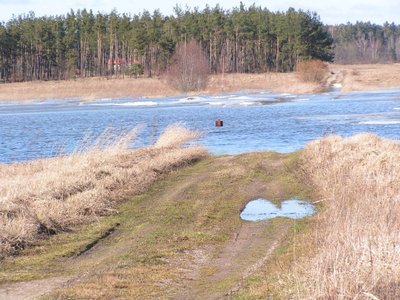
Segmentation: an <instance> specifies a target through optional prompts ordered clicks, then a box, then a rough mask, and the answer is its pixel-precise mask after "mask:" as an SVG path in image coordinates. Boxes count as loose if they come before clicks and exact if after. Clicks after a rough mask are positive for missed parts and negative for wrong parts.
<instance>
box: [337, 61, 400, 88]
mask: <svg viewBox="0 0 400 300" xmlns="http://www.w3.org/2000/svg"><path fill="white" fill-rule="evenodd" d="M329 69H330V71H331V72H332V73H334V74H333V76H336V77H339V80H337V81H338V82H337V83H340V84H341V85H342V86H343V87H342V91H343V92H352V91H368V90H381V89H387V88H388V87H400V64H370V65H336V64H331V65H330V66H329Z"/></svg>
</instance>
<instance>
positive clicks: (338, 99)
mask: <svg viewBox="0 0 400 300" xmlns="http://www.w3.org/2000/svg"><path fill="white" fill-rule="evenodd" d="M218 118H219V119H221V120H223V122H224V126H223V127H215V120H216V119H218ZM175 122H181V123H183V125H185V126H187V127H188V128H191V129H196V130H200V131H202V132H203V133H204V136H203V138H202V139H201V140H200V141H199V143H201V144H202V145H204V146H206V147H207V148H208V149H209V151H210V152H211V153H212V154H237V153H244V152H252V151H263V150H275V151H278V152H291V151H294V150H297V149H300V148H302V147H304V145H305V144H307V143H308V142H309V141H311V140H314V139H316V138H319V137H321V136H323V135H326V134H331V133H335V134H341V135H343V136H349V135H353V134H355V133H359V132H366V131H367V132H374V133H377V134H378V135H380V136H384V137H388V138H394V139H399V138H400V88H398V89H393V90H387V91H379V92H357V93H340V92H339V91H332V92H329V93H323V94H310V95H292V94H276V93H272V92H269V91H256V92H254V91H252V92H247V91H242V92H240V93H235V94H224V95H220V96H204V97H174V98H158V99H143V98H142V99H100V100H97V101H93V102H81V101H79V100H78V99H53V100H46V101H33V102H29V103H28V102H27V103H15V102H11V101H10V102H1V103H0V163H10V162H16V161H26V160H31V159H36V158H42V157H51V156H54V155H59V154H64V153H70V152H71V151H73V150H74V149H76V148H77V147H78V146H79V145H80V143H81V141H82V140H83V139H84V138H85V137H87V136H90V137H92V138H93V139H94V138H95V137H96V136H97V135H99V134H100V133H101V132H103V131H104V130H105V129H106V128H113V129H115V130H116V131H120V130H129V129H132V128H133V127H135V126H141V133H140V135H139V136H138V138H137V140H136V142H135V143H134V144H132V147H140V146H144V145H149V144H151V143H152V142H154V140H155V139H156V138H157V136H158V135H159V134H160V132H161V131H162V130H163V129H164V128H165V127H166V126H167V125H169V124H171V123H175Z"/></svg>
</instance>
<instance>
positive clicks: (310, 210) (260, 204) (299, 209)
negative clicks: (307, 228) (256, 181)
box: [240, 198, 315, 221]
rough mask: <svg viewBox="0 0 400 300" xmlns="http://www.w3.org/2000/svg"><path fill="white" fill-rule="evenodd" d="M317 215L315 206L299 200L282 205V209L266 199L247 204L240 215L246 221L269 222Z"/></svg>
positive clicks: (290, 200) (284, 202)
mask: <svg viewBox="0 0 400 300" xmlns="http://www.w3.org/2000/svg"><path fill="white" fill-rule="evenodd" d="M314 213H315V206H314V205H312V204H311V203H309V202H307V201H303V200H298V199H289V200H285V201H283V202H282V203H281V205H280V207H279V206H276V205H275V204H273V203H272V202H271V201H268V200H265V199H261V198H260V199H256V200H252V201H250V202H249V203H247V205H246V207H245V208H244V210H243V211H242V213H241V214H240V218H242V219H243V220H246V221H260V220H268V219H273V218H276V217H285V218H291V219H301V218H304V217H307V216H311V215H313V214H314Z"/></svg>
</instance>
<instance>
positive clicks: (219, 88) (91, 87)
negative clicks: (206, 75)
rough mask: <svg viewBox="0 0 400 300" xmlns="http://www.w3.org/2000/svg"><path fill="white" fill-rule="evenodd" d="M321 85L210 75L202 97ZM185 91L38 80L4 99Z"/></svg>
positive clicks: (141, 83)
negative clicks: (204, 95)
mask: <svg viewBox="0 0 400 300" xmlns="http://www.w3.org/2000/svg"><path fill="white" fill-rule="evenodd" d="M318 88H319V86H318V85H317V84H314V83H304V82H302V81H301V80H299V79H298V78H297V77H296V76H295V74H294V73H261V74H238V73H234V74H219V75H210V80H209V84H208V86H207V89H206V90H204V91H201V93H202V94H219V93H226V92H236V91H240V90H254V89H268V90H272V91H276V92H287V93H311V92H313V91H315V90H317V89H318ZM180 94H181V92H179V91H178V90H176V89H174V88H172V87H171V86H170V85H168V84H167V83H166V81H164V80H162V79H158V78H138V79H134V78H125V79H109V80H107V79H103V78H88V79H77V80H63V81H34V82H21V83H7V84H0V100H6V101H8V100H34V99H62V98H70V97H76V98H79V99H81V100H82V101H93V100H96V99H101V98H122V97H132V98H135V97H167V96H179V95H180Z"/></svg>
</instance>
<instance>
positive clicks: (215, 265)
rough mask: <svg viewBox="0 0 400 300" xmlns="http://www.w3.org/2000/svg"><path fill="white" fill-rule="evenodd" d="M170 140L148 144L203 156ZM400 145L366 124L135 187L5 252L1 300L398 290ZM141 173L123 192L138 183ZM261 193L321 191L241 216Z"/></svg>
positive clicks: (277, 198) (393, 294) (277, 197)
mask: <svg viewBox="0 0 400 300" xmlns="http://www.w3.org/2000/svg"><path fill="white" fill-rule="evenodd" d="M177 136H181V135H177ZM189 136H190V137H193V136H192V134H189ZM173 141H176V138H172V135H171V134H168V135H166V136H164V138H160V140H159V142H158V143H157V144H156V145H155V146H154V147H152V148H150V149H147V150H146V151H149V152H148V153H149V155H150V156H151V157H153V158H157V157H158V155H161V156H163V159H165V156H167V154H168V153H172V152H171V151H172V150H171V149H177V150H176V151H183V152H185V151H189V152H190V151H195V154H194V156H189V157H191V158H190V159H189V161H192V160H193V157H194V159H197V158H198V157H202V156H203V155H204V152H203V150H201V151H200V154H199V152H197V151H199V149H197V148H194V149H192V150H182V149H180V148H174V147H172V148H171V147H168V146H170V145H176V144H177V143H178V144H179V142H173ZM166 147H167V148H166ZM166 149H168V150H166ZM189 149H190V148H189ZM196 149H197V150H196ZM140 151H144V150H140ZM158 151H163V152H158ZM190 153H192V152H190ZM399 153H400V144H399V143H398V142H395V141H390V140H385V139H381V138H378V137H376V136H374V135H371V134H362V135H357V136H354V137H351V138H341V137H339V136H330V137H326V138H323V139H321V140H318V141H314V142H311V143H310V144H309V145H307V146H306V148H305V149H304V150H303V151H301V152H296V153H291V154H278V153H272V152H265V153H249V154H242V155H237V156H221V157H212V156H208V157H206V158H203V159H201V160H200V161H198V162H196V163H195V164H193V165H191V166H188V167H186V168H183V169H180V170H178V171H177V172H173V173H172V174H169V175H168V176H166V177H165V178H164V179H162V180H158V181H157V182H156V183H155V184H154V185H152V186H151V187H150V188H149V186H150V184H149V185H147V184H146V185H142V186H141V187H142V188H143V190H141V191H140V194H138V195H136V196H134V197H129V195H130V192H128V193H126V194H125V195H126V196H128V197H125V198H126V201H125V202H124V203H120V202H118V201H117V200H118V199H119V198H120V196H121V194H119V195H114V196H115V197H116V198H113V197H111V198H110V199H115V200H116V203H115V205H113V206H111V207H112V208H113V209H115V212H117V213H113V214H110V215H108V216H102V217H99V215H102V213H100V214H93V218H95V219H96V222H93V223H91V224H89V225H85V224H83V225H80V226H78V227H73V228H72V230H70V231H64V232H61V233H59V234H57V235H53V236H51V237H50V238H48V239H37V240H35V241H34V242H32V243H31V245H30V247H28V248H26V249H24V250H22V251H21V252H20V255H18V256H15V257H6V258H5V259H3V260H2V261H1V264H2V268H1V271H0V283H1V284H0V298H1V297H4V295H6V296H9V297H10V295H11V296H15V295H22V296H24V295H25V296H26V297H27V298H29V297H32V295H34V296H38V295H42V294H43V293H48V294H47V296H45V297H44V299H113V298H120V299H132V298H134V299H154V298H160V299H171V298H172V299H221V298H232V299H266V298H268V297H273V298H274V299H275V298H276V299H287V298H291V299H396V298H399V296H400V289H399V286H400V282H399V278H400V273H399V270H400V263H399V262H400V260H399V253H400V252H399V247H398V246H399V245H400V235H399V232H400V222H399V216H400V211H399V205H398V202H399V201H400V199H399V192H398V183H399V179H400V169H399V167H398V166H399V161H400V156H399V155H400V154H399ZM184 157H186V158H187V156H186V155H184ZM125 159H126V157H124V158H123V159H122V162H123V161H125ZM139 160H141V159H139ZM143 161H146V162H149V160H143ZM113 162H114V164H115V161H113ZM117 162H118V163H117V165H118V164H121V163H122V162H121V160H117ZM186 162H187V161H186V160H184V162H183V164H186ZM157 165H158V164H157ZM177 165H182V161H181V160H179V162H178V163H177V164H176V165H175V166H177ZM122 166H123V167H124V168H126V167H127V165H126V164H122ZM154 166H155V165H153V167H152V171H155V170H154V169H155V168H158V167H154ZM168 166H169V164H168ZM168 166H167V167H166V168H167V170H170V167H168ZM157 170H162V169H157ZM80 172H81V171H80ZM82 172H83V171H82ZM167 172H168V171H167ZM144 173H145V172H144ZM150 173H151V172H150ZM161 173H164V172H161ZM152 178H153V177H152ZM155 178H156V177H154V179H155ZM119 180H120V179H119ZM135 180H136V179H135V177H132V178H130V179H127V181H126V182H125V183H126V184H123V185H121V186H120V187H122V191H130V188H132V186H135V187H136V186H139V185H136V181H135ZM151 182H153V181H151ZM132 183H134V184H132ZM20 188H21V187H20ZM118 190H119V191H121V189H120V188H118ZM136 192H139V191H138V190H135V193H136ZM122 195H124V194H122ZM259 197H262V198H266V199H271V200H272V201H273V202H274V203H276V204H278V205H279V203H280V202H281V201H283V200H285V199H289V198H293V197H299V198H305V199H311V200H313V199H314V200H317V202H318V206H319V207H318V213H317V214H316V215H315V216H313V217H310V218H305V219H302V220H291V219H287V218H276V219H273V220H269V221H262V222H255V223H254V222H245V221H242V220H241V219H240V218H239V214H240V211H241V210H242V209H243V208H244V206H245V204H246V203H247V202H248V201H249V200H251V199H255V198H259ZM53 201H54V200H53ZM55 201H60V200H59V199H57V200H55ZM85 202H86V201H85ZM100 207H101V202H100ZM64 213H65V212H64ZM107 213H108V212H107V211H106V214H107ZM103 214H104V213H103ZM78 223H79V222H78ZM18 282H19V283H18ZM28 296H29V297H28Z"/></svg>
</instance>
